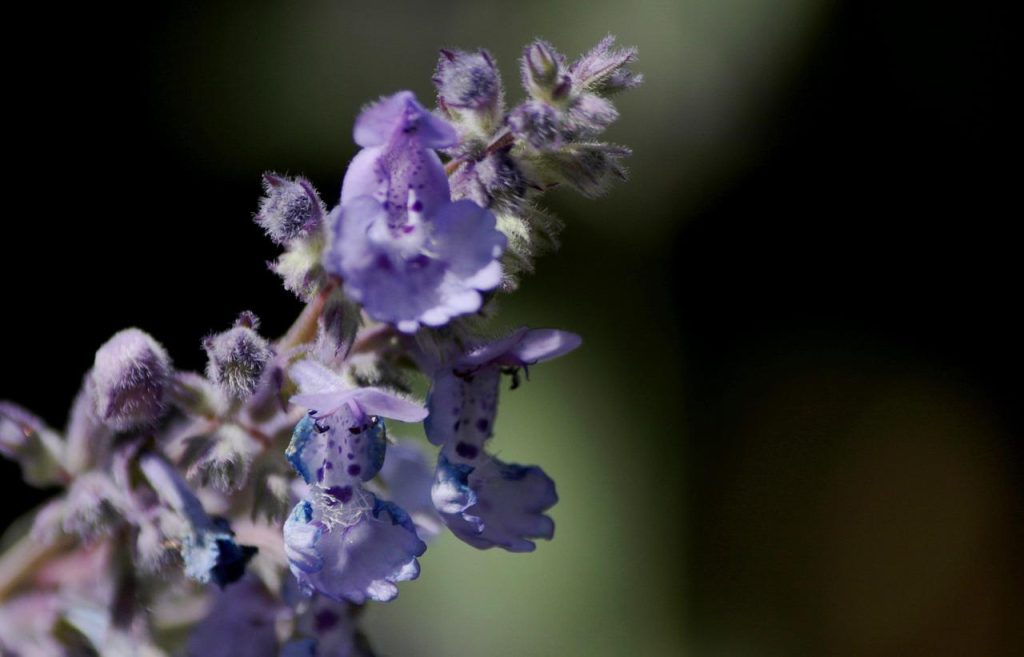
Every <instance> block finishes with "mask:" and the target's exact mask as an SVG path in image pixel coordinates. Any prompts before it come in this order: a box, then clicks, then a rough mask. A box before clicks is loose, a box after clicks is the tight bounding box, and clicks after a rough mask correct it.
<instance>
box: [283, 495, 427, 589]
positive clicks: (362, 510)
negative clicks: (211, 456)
mask: <svg viewBox="0 0 1024 657" xmlns="http://www.w3.org/2000/svg"><path fill="white" fill-rule="evenodd" d="M284 541H285V555H286V556H287V557H288V563H289V566H290V568H291V571H292V573H293V574H294V575H295V577H296V579H298V581H299V584H300V586H302V588H303V589H304V590H305V591H307V592H310V593H311V592H313V591H318V592H320V593H322V594H323V595H326V596H328V597H329V598H332V599H334V600H339V601H340V600H349V601H351V602H355V603H363V602H365V601H366V600H367V599H371V600H378V601H381V602H387V601H389V600H392V599H394V598H395V596H397V595H398V587H397V586H396V583H397V582H401V581H405V580H410V579H415V578H416V577H418V576H419V572H420V566H419V562H418V561H417V560H416V557H418V556H420V555H422V554H423V553H424V552H425V551H426V549H427V546H426V544H425V543H424V542H423V541H421V540H420V539H419V537H418V536H417V535H416V529H415V527H414V526H413V523H412V520H411V519H410V518H409V516H408V515H407V514H406V513H405V512H404V511H402V510H401V509H400V508H398V507H397V506H395V505H394V504H391V503H390V502H385V501H382V500H380V499H378V498H377V497H376V496H375V495H373V493H370V492H368V491H366V490H364V489H362V488H360V487H358V486H350V487H347V488H342V489H339V490H337V491H331V492H325V493H322V495H321V497H320V498H319V499H316V500H315V501H310V500H303V501H301V502H299V503H298V505H296V506H295V508H294V509H293V510H292V513H291V515H290V516H289V517H288V520H287V521H286V522H285V525H284Z"/></svg>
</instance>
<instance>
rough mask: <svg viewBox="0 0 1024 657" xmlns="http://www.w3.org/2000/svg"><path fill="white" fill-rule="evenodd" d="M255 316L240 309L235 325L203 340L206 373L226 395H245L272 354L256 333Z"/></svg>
mask: <svg viewBox="0 0 1024 657" xmlns="http://www.w3.org/2000/svg"><path fill="white" fill-rule="evenodd" d="M257 327H259V319H257V317H256V315H254V314H253V313H251V312H244V313H242V314H241V315H240V316H239V318H238V321H237V322H235V326H234V327H233V328H231V329H229V330H227V331H225V332H223V333H217V334H215V335H211V336H208V337H207V338H206V339H204V340H203V348H204V349H205V350H206V356H207V359H208V360H207V363H206V376H207V377H209V379H210V380H211V381H213V382H214V383H215V384H217V385H218V386H219V387H220V389H221V390H222V391H223V392H224V393H225V394H226V395H228V396H229V397H236V398H239V399H246V398H248V397H249V396H250V395H252V393H253V392H254V391H255V390H256V386H258V385H259V383H260V380H261V379H262V378H263V372H264V370H265V369H266V367H267V363H269V362H270V360H271V359H272V358H273V357H274V351H273V350H272V349H271V348H270V344H269V343H268V342H267V340H266V339H264V338H263V337H262V336H261V335H260V334H259V333H257V332H256V330H255V329H256V328H257Z"/></svg>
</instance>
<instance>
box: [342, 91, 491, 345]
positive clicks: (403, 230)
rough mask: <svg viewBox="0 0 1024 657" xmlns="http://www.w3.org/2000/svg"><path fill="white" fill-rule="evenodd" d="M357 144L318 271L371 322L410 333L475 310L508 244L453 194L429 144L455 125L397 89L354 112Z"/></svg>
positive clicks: (482, 214) (452, 136)
mask: <svg viewBox="0 0 1024 657" xmlns="http://www.w3.org/2000/svg"><path fill="white" fill-rule="evenodd" d="M355 141H356V143H358V144H359V145H360V146H363V150H361V151H360V152H359V153H358V154H357V155H356V157H355V158H354V159H353V160H352V163H351V164H350V165H349V168H348V171H347V172H346V174H345V180H344V182H343V184H342V189H341V203H340V204H339V206H338V207H337V208H335V210H334V211H333V212H332V213H331V217H330V224H331V226H332V227H333V240H332V243H331V245H330V247H329V248H328V251H327V253H326V254H325V263H324V264H325V267H326V269H327V270H328V271H329V272H330V273H332V274H334V275H336V276H339V277H340V278H342V279H343V280H344V283H345V290H346V292H347V294H348V295H349V296H350V297H352V298H353V299H354V300H356V301H358V302H360V303H361V304H362V305H363V308H364V309H365V310H366V312H367V313H369V315H370V316H371V317H373V318H374V319H377V320H379V321H383V322H388V323H392V324H395V325H396V326H397V327H398V329H399V330H401V331H403V332H407V333H412V332H414V331H415V330H416V329H417V328H418V327H419V326H420V325H427V326H441V325H443V324H446V323H447V322H448V321H449V320H450V319H451V318H452V317H455V316H457V315H462V314H466V313H472V312H475V311H477V310H479V308H480V306H481V305H482V303H483V297H482V295H481V292H485V291H488V290H492V289H494V288H495V287H497V285H498V284H499V283H500V282H501V276H502V272H501V265H500V263H499V262H498V258H499V257H500V256H501V254H502V252H503V251H504V249H505V246H506V239H505V236H504V235H503V234H502V233H501V232H500V231H498V230H497V229H496V227H495V226H496V221H497V220H496V219H495V217H494V215H493V214H492V213H491V212H489V211H488V210H485V209H483V208H481V207H480V206H479V205H477V204H475V203H473V202H472V201H469V200H461V201H456V202H452V201H451V194H450V190H449V187H448V179H447V176H446V175H445V171H444V167H443V166H442V164H441V161H440V159H439V158H438V156H437V154H436V153H435V152H434V151H433V150H432V149H435V148H445V147H450V146H453V145H455V144H456V142H457V136H456V133H455V130H454V129H453V128H452V127H451V126H450V125H449V124H448V123H447V122H446V121H444V120H442V119H440V118H438V117H436V116H434V115H432V114H431V113H430V112H428V111H427V110H426V109H424V108H423V107H422V106H421V105H420V104H419V103H418V102H416V99H415V97H414V96H413V95H412V93H410V92H408V91H403V92H399V93H397V94H395V95H394V96H390V97H388V98H385V99H383V100H381V101H380V102H378V103H376V104H374V105H372V106H370V107H369V108H367V109H366V110H364V111H363V113H362V114H361V115H360V116H359V119H358V120H357V121H356V126H355Z"/></svg>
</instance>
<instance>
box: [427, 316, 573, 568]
mask: <svg viewBox="0 0 1024 657" xmlns="http://www.w3.org/2000/svg"><path fill="white" fill-rule="evenodd" d="M579 344H580V338H579V336H577V335H575V334H573V333H568V332H565V331H557V330H551V329H534V330H530V329H525V328H523V329H519V330H518V331H515V332H513V333H512V334H510V335H509V336H507V337H505V338H503V339H501V340H496V341H494V342H491V343H488V344H485V345H482V346H480V347H477V348H475V349H472V350H470V351H468V352H466V353H464V354H462V355H461V356H459V357H457V358H455V359H454V360H453V362H451V363H448V364H446V365H445V366H443V367H440V368H438V370H437V372H435V374H434V377H433V385H432V387H431V390H430V395H429V397H428V400H427V404H428V407H429V409H430V415H429V416H428V417H427V420H426V422H425V423H424V425H425V428H426V431H427V437H428V438H429V439H430V441H431V442H433V443H434V444H435V445H440V446H441V454H440V455H439V457H438V464H437V470H436V471H435V475H434V482H433V486H432V490H431V497H432V500H433V503H434V506H435V508H436V509H437V510H438V512H439V513H440V514H441V518H442V519H443V520H444V522H445V524H447V525H448V527H449V529H451V530H452V532H453V533H454V534H455V535H456V536H458V537H459V538H460V539H462V540H463V541H465V542H467V543H469V544H470V545H472V546H474V547H477V548H481V549H486V548H490V547H502V548H504V549H506V550H509V551H512V552H529V551H532V550H533V549H534V548H535V547H536V546H535V544H534V543H533V542H532V541H531V540H529V539H531V538H551V537H552V535H553V534H554V523H553V522H552V520H551V518H550V517H548V516H546V515H544V512H545V511H547V510H548V509H549V508H551V507H552V506H554V504H555V503H556V502H557V501H558V495H557V494H556V492H555V484H554V481H552V480H551V478H550V477H548V476H547V474H545V473H544V471H543V470H541V469H540V468H539V467H537V466H522V465H518V464H513V463H505V462H503V461H500V460H498V459H497V458H495V457H494V456H492V455H490V454H488V453H487V452H486V451H485V443H486V441H487V440H488V439H489V438H490V437H491V435H492V433H493V428H494V419H495V416H496V414H497V405H498V386H499V383H500V380H501V375H502V374H503V373H506V374H509V375H511V377H512V386H513V387H516V386H517V385H518V381H519V378H518V377H519V371H520V370H523V371H524V373H525V374H528V373H529V371H528V368H529V367H530V366H531V365H535V364H537V363H540V362H543V361H546V360H551V359H552V358H557V357H558V356H561V355H563V354H565V353H568V352H569V351H572V350H573V349H575V348H576V347H578V346H579Z"/></svg>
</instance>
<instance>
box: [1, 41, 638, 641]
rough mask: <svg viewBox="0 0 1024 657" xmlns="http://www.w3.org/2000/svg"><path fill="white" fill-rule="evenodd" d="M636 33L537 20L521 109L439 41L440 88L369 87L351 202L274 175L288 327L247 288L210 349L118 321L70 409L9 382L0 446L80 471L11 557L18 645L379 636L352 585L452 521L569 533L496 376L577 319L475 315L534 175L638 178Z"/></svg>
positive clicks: (525, 373)
mask: <svg viewBox="0 0 1024 657" xmlns="http://www.w3.org/2000/svg"><path fill="white" fill-rule="evenodd" d="M635 59H636V52H635V50H633V49H625V50H618V49H615V48H614V44H613V40H612V39H611V37H609V38H607V39H605V40H603V41H602V42H601V43H600V44H599V45H598V46H597V47H596V48H594V49H593V50H592V51H590V52H589V53H587V54H585V55H584V56H583V57H581V58H580V59H578V60H577V61H576V62H574V63H572V64H567V63H566V59H565V58H564V57H563V56H562V55H560V54H559V53H558V52H557V51H556V50H555V49H554V48H553V47H552V46H551V45H550V44H548V43H546V42H543V41H535V42H534V43H532V44H530V45H529V46H527V47H526V49H525V50H524V53H523V56H522V59H521V62H520V68H521V72H522V81H523V86H524V88H525V91H526V94H527V97H526V99H525V100H523V101H522V102H521V103H520V104H518V105H516V106H514V107H512V108H511V109H508V108H507V107H506V99H505V91H504V88H503V85H502V82H501V79H500V76H499V75H498V71H497V66H496V65H495V61H494V58H493V57H491V55H490V54H489V53H487V52H486V51H483V50H480V51H477V52H463V51H456V50H443V51H441V54H440V57H439V61H438V64H437V68H436V71H435V75H434V82H435V84H436V86H437V92H438V95H437V105H438V107H437V109H436V110H431V109H428V108H427V107H424V106H423V105H422V104H420V102H419V101H418V100H417V99H416V98H415V97H414V95H413V94H412V93H411V92H408V91H400V92H398V93H395V94H392V95H390V96H386V97H384V98H381V99H380V100H378V101H377V102H374V103H371V104H370V105H368V106H367V107H366V108H365V109H364V110H363V111H362V112H361V113H360V115H359V116H358V118H357V119H356V122H355V128H354V131H353V139H354V141H355V143H356V144H357V145H358V146H359V147H360V149H361V150H359V152H358V153H357V154H356V155H355V157H354V158H353V160H352V161H351V163H350V164H349V167H348V170H347V171H346V173H345V175H344V179H343V181H342V186H341V194H340V198H339V200H338V203H337V204H336V205H335V206H334V207H333V208H331V209H330V210H328V206H326V205H325V204H324V202H323V201H322V200H321V195H320V194H319V193H318V192H317V191H316V189H315V188H314V187H313V185H312V183H310V181H308V180H306V179H304V178H301V177H299V178H289V177H286V176H281V175H277V174H266V175H265V176H264V188H265V196H264V198H263V199H262V200H261V202H260V204H259V209H258V212H257V214H256V215H255V221H256V223H257V224H258V225H259V226H260V227H262V228H263V229H264V230H265V231H266V233H267V235H268V236H269V237H270V238H271V239H272V240H273V241H274V242H275V243H277V244H279V245H281V246H282V247H283V252H282V254H281V256H280V257H279V258H278V259H277V261H276V262H275V263H273V265H272V267H273V269H274V270H275V271H276V272H277V273H278V274H279V275H280V276H281V277H282V279H283V282H284V285H285V287H286V288H287V289H289V290H291V291H292V292H294V293H295V294H296V295H298V296H299V297H300V298H302V299H303V300H304V301H306V303H307V305H306V308H305V310H304V311H303V312H302V314H301V315H300V316H299V318H298V319H297V320H296V322H295V324H294V325H293V326H292V328H291V329H290V330H289V331H288V332H287V334H285V335H284V336H283V337H281V338H280V339H278V340H276V341H270V340H268V339H267V338H265V337H264V336H262V335H261V334H260V332H259V328H260V326H259V321H258V319H257V318H256V316H255V315H254V314H252V313H251V312H244V313H242V314H241V315H240V316H239V318H238V320H237V321H236V322H235V324H234V325H233V326H232V327H230V328H228V329H227V330H225V331H223V332H220V333H213V334H210V335H209V336H208V337H206V338H205V339H204V340H203V342H202V348H203V349H204V350H205V352H206V355H207V367H206V370H205V372H204V373H199V372H184V371H179V370H177V369H176V368H175V367H174V365H173V364H172V362H171V359H170V356H169V355H168V353H167V351H166V350H165V349H164V348H163V347H162V346H161V345H160V344H159V343H158V342H157V341H156V340H155V339H154V338H153V337H151V336H150V335H149V334H147V333H146V332H144V331H142V330H140V329H136V328H131V329H127V330H124V331H121V332H120V333H117V334H116V335H114V336H113V337H112V338H111V339H110V340H109V341H108V342H107V343H106V344H104V345H102V346H101V347H100V348H99V350H98V351H97V352H96V358H95V362H94V364H93V367H92V369H91V370H90V371H89V372H88V373H87V374H86V375H85V377H84V380H83V383H82V389H81V392H80V393H79V395H78V396H77V398H76V399H75V401H74V404H73V406H72V410H71V414H70V419H69V422H68V426H67V427H66V429H65V430H64V431H56V430H54V429H51V428H50V427H48V426H47V424H46V423H45V422H44V421H43V420H41V419H40V418H38V417H36V416H34V415H33V414H32V413H30V412H29V411H27V410H25V409H23V408H21V407H19V406H17V405H15V404H13V403H9V402H0V454H2V455H3V456H6V457H8V458H11V459H14V460H16V461H18V462H19V463H20V465H21V467H22V471H23V474H24V477H25V480H26V481H27V482H29V483H30V484H33V485H37V486H44V487H45V486H58V487H61V488H63V492H62V493H60V494H59V495H57V496H56V497H55V498H54V499H53V500H52V501H51V502H49V503H48V504H47V505H45V506H44V507H43V508H42V509H40V510H39V511H38V512H37V513H36V514H35V515H34V519H33V523H32V529H31V534H30V535H28V536H26V537H25V538H24V539H22V542H20V543H16V544H15V545H14V546H13V547H12V548H11V549H10V550H9V551H8V552H7V553H6V554H5V555H4V556H3V557H2V558H0V559H2V560H0V602H2V603H3V604H2V605H0V652H3V654H19V655H36V654H39V655H42V654H65V653H68V654H72V653H73V654H78V652H82V651H84V652H87V653H89V654H92V653H94V652H98V653H100V654H138V655H152V656H159V655H166V654H169V651H170V652H174V651H176V652H175V654H179V653H180V654H185V655H204V656H210V655H213V656H214V657H217V656H224V657H229V656H232V655H257V656H264V655H265V656H267V657H274V656H280V657H294V656H298V655H305V656H308V655H314V656H318V657H338V656H348V657H359V656H364V657H365V656H369V655H371V654H372V653H371V650H370V648H369V645H368V643H367V641H366V639H365V637H363V636H362V634H361V633H360V632H359V629H358V627H357V615H358V611H359V609H360V608H361V606H362V605H364V604H365V603H366V602H367V601H368V600H376V601H388V600H391V599H393V598H394V597H395V596H397V595H398V591H399V588H398V585H399V583H400V582H403V581H407V580H411V579H414V578H416V577H417V575H418V574H419V572H420V561H419V558H420V557H421V556H422V555H423V554H424V553H425V551H426V550H427V542H428V541H429V540H431V539H432V538H434V537H436V536H437V535H439V534H440V533H441V532H442V531H443V530H445V529H446V528H447V530H449V531H450V532H451V534H452V535H454V536H455V537H457V538H458V539H460V540H461V541H463V542H465V543H468V544H469V545H471V546H473V547H475V548H480V549H487V548H492V547H498V548H502V549H505V550H508V551H511V552H529V551H532V550H534V549H535V548H536V543H535V541H536V540H537V539H550V538H552V536H553V534H554V523H553V521H552V519H551V517H550V516H548V515H547V512H548V511H549V509H551V507H552V506H553V505H554V504H555V503H556V502H557V500H558V496H557V494H556V492H555V484H554V481H553V480H552V479H551V477H549V476H548V475H547V474H546V473H545V472H544V471H543V470H542V469H541V468H539V467H537V466H534V465H519V464H514V463H507V462H504V461H502V460H500V459H498V458H497V457H496V456H494V454H493V453H492V451H491V449H490V442H491V441H492V440H493V439H494V433H495V423H496V419H497V409H498V396H499V390H500V388H501V387H502V381H507V382H508V383H509V387H510V388H511V389H513V390H514V389H516V388H518V387H519V386H520V384H521V383H522V381H523V380H525V379H527V378H528V377H529V370H530V368H531V367H533V366H535V365H537V364H539V363H542V362H544V361H548V360H551V359H554V358H557V357H559V356H562V355H564V354H566V353H568V352H570V351H572V350H574V349H575V348H577V347H578V346H579V345H580V342H581V340H580V338H579V336H577V335H575V334H573V333H569V332H567V331H561V330H555V329H531V328H525V327H521V328H517V329H515V330H511V331H506V332H504V333H498V335H499V336H501V337H498V338H497V339H495V338H494V337H493V336H494V335H495V334H494V333H485V332H484V331H483V329H482V328H481V327H482V325H483V323H482V321H481V320H482V319H485V318H488V317H490V316H491V315H493V314H494V313H493V309H492V304H493V299H494V298H495V297H496V296H497V295H498V294H500V293H501V292H508V291H511V290H513V289H515V287H516V285H517V282H518V279H519V277H520V276H521V275H522V274H523V273H524V272H526V271H529V270H530V268H531V260H532V258H533V257H535V256H536V255H537V253H538V251H539V249H540V248H541V247H543V246H544V245H550V244H552V243H553V239H554V237H555V235H554V232H555V230H556V224H555V223H554V222H553V220H551V219H550V218H548V217H547V216H546V215H545V214H544V213H543V212H542V211H541V210H540V208H539V205H538V197H539V195H540V194H541V193H542V192H543V191H545V190H547V189H549V188H551V187H552V186H555V185H559V184H564V185H566V186H569V187H571V188H574V189H576V190H578V191H579V192H581V193H583V194H584V195H587V196H594V195H596V194H598V193H600V192H602V191H604V189H605V188H606V187H607V185H608V183H609V182H610V181H612V180H614V179H617V178H623V177H624V170H623V168H622V164H621V160H622V159H623V158H624V157H625V156H626V155H627V154H628V150H627V149H625V148H622V147H619V146H614V145H610V144H607V143H604V142H601V141H598V139H599V137H600V134H601V133H602V132H603V131H604V130H605V129H606V128H607V127H608V126H609V125H610V124H611V123H612V122H613V121H614V120H615V119H616V118H617V117H618V113H617V111H616V109H615V107H614V106H613V105H612V103H611V101H610V100H609V97H610V96H611V95H613V94H614V93H616V92H618V91H621V90H624V89H628V88H631V87H635V86H636V85H638V84H639V83H640V76H639V75H637V74H635V73H633V72H631V71H630V70H629V65H631V64H632V63H633V62H634V61H635ZM417 384H419V385H423V384H425V385H426V387H427V390H428V391H427V395H426V399H425V400H424V401H423V402H420V401H418V400H417V399H416V398H415V397H414V396H413V394H412V391H413V390H414V389H416V386H417ZM396 423H398V425H399V426H400V427H404V428H402V429H401V431H403V432H410V431H413V430H414V428H415V427H417V426H422V430H423V432H424V433H425V435H426V438H427V442H429V443H430V444H432V445H433V446H434V447H435V450H434V453H433V455H431V454H429V453H428V451H427V449H426V443H425V442H424V441H415V440H402V441H395V440H394V439H393V438H391V436H390V435H389V433H390V432H393V431H395V430H396V428H397V427H396V426H395V424H396ZM289 509H290V510H289ZM68 573H75V575H74V576H70V575H68ZM211 584H212V585H214V586H213V587H211V586H209V585H211ZM167 609H177V610H192V611H180V612H178V613H179V615H181V614H184V616H185V617H176V618H174V619H173V620H172V621H169V622H171V623H172V624H176V625H178V626H184V627H191V630H190V632H188V633H186V635H184V638H183V639H182V640H181V642H180V643H179V644H175V643H174V639H173V637H166V636H164V635H163V634H161V633H160V632H157V631H156V628H157V626H158V625H159V624H158V623H157V622H156V621H157V620H159V619H157V618H155V617H156V616H158V615H159V614H160V613H161V611H160V610H167ZM179 634H180V633H179ZM126 646H131V648H130V649H129V648H127V647H126ZM126 650H129V651H130V652H125V651H126ZM76 651H78V652H76Z"/></svg>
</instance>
